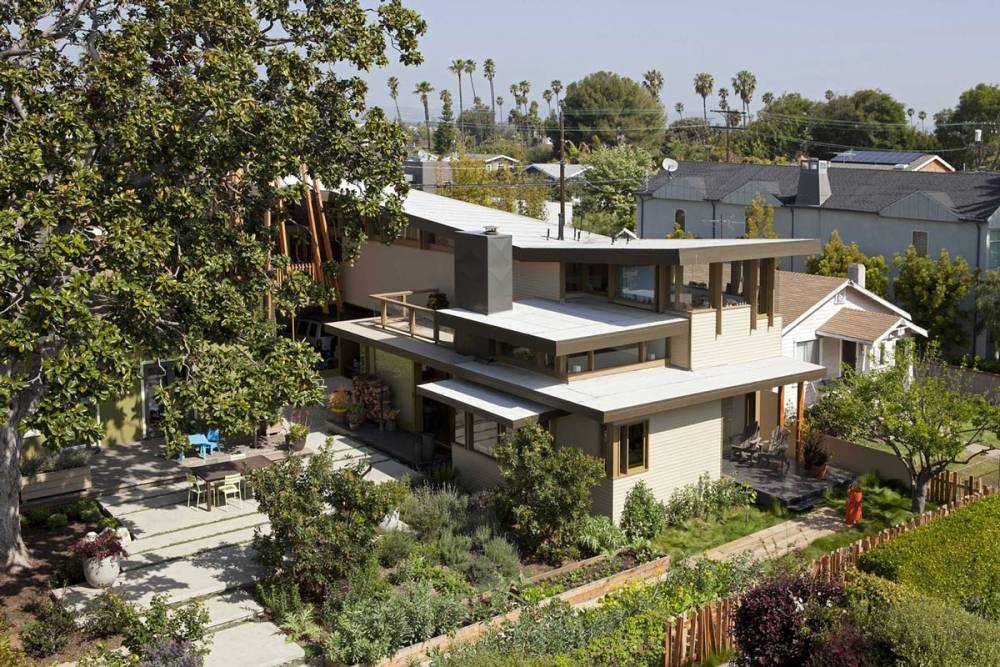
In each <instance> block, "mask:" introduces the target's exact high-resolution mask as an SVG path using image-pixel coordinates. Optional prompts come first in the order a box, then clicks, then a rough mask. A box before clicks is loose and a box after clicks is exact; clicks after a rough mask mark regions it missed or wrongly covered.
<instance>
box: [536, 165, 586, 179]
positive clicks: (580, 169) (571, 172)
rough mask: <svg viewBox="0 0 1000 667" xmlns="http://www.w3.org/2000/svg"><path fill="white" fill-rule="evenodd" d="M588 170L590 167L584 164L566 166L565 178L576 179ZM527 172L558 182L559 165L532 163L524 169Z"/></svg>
mask: <svg viewBox="0 0 1000 667" xmlns="http://www.w3.org/2000/svg"><path fill="white" fill-rule="evenodd" d="M588 169H590V165H586V164H567V165H566V178H576V177H577V176H579V175H580V174H582V173H584V172H585V171H587V170H588ZM524 170H525V171H527V172H532V171H534V172H538V173H540V174H542V175H543V176H545V177H546V178H548V179H550V180H553V181H558V180H559V163H558V162H532V163H531V164H529V165H528V166H527V167H525V168H524Z"/></svg>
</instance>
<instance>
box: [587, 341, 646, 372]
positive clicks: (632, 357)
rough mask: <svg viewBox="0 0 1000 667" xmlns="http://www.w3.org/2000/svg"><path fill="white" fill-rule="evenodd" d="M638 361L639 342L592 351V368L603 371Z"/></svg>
mask: <svg viewBox="0 0 1000 667" xmlns="http://www.w3.org/2000/svg"><path fill="white" fill-rule="evenodd" d="M637 363H639V344H638V343H635V344H632V345H619V346H618V347H605V348H602V349H600V350H595V351H594V370H595V371H603V370H605V369H608V368H618V367H619V366H631V365H632V364H637Z"/></svg>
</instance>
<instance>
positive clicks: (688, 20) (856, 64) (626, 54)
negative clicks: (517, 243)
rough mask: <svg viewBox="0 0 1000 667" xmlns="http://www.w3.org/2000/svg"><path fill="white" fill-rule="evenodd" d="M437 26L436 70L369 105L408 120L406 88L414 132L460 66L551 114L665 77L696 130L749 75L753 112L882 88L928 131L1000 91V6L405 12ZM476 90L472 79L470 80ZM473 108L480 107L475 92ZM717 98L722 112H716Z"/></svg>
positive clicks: (411, 0) (725, 3)
mask: <svg viewBox="0 0 1000 667" xmlns="http://www.w3.org/2000/svg"><path fill="white" fill-rule="evenodd" d="M403 3H404V5H406V6H407V7H410V8H412V9H415V10H417V11H418V12H419V13H420V14H421V15H422V16H423V17H424V19H425V20H426V21H427V24H428V28H427V33H426V35H424V37H423V38H422V39H421V42H420V51H421V52H422V53H423V55H424V63H423V64H422V65H419V66H417V67H405V66H403V65H400V64H399V63H398V62H397V61H393V62H392V63H391V64H390V65H389V66H388V67H386V68H384V69H380V70H376V71H374V72H372V73H370V74H367V75H365V76H366V78H367V80H368V81H369V83H370V90H369V94H368V101H369V103H370V104H375V105H380V106H384V107H385V108H386V109H387V111H388V112H389V113H390V114H391V115H394V114H395V109H394V107H392V100H391V99H390V98H389V94H388V91H387V89H386V85H385V82H386V79H387V78H388V77H389V76H392V75H395V76H396V77H398V78H399V80H400V95H399V106H400V109H401V112H402V115H403V118H404V119H407V120H422V119H423V108H422V107H421V105H420V101H419V98H418V96H417V95H414V94H413V92H412V91H413V88H414V85H415V84H416V83H417V82H418V81H422V80H427V81H429V82H431V84H433V86H434V88H435V93H434V94H433V95H432V107H431V113H432V114H434V115H436V113H437V110H438V109H439V108H440V102H439V99H438V93H437V91H439V90H441V89H442V87H447V88H448V89H449V90H451V91H452V94H453V95H454V99H455V106H456V112H457V106H458V95H457V94H456V91H457V87H458V83H457V80H456V77H455V76H454V75H453V74H451V73H450V72H449V71H448V65H449V64H450V63H451V61H452V60H454V59H455V58H471V59H472V60H475V61H476V63H477V71H476V73H475V74H474V77H475V86H476V92H477V93H478V94H479V96H480V97H482V98H483V100H484V101H488V99H489V86H488V84H487V82H486V80H485V79H484V78H483V76H482V70H481V67H482V62H483V60H485V59H486V58H493V60H494V61H495V62H496V68H497V76H496V81H495V86H496V94H497V95H502V96H503V97H504V99H505V105H504V108H505V109H507V108H509V103H510V98H511V95H510V92H509V91H508V88H509V87H510V84H512V83H515V82H518V81H521V80H522V79H527V80H528V81H531V82H532V89H531V94H530V99H533V100H538V103H539V106H540V108H541V110H542V113H545V111H546V107H545V103H544V102H543V101H542V97H541V94H542V91H543V90H544V89H545V88H547V87H548V84H549V82H550V81H551V80H553V79H560V80H561V81H562V82H563V85H564V86H565V85H568V84H569V83H570V82H572V81H575V80H577V79H579V78H581V77H583V76H585V75H586V74H588V73H590V72H594V71H598V70H602V69H603V70H610V71H613V72H616V73H618V74H622V75H625V76H630V77H632V78H634V79H636V80H640V79H641V77H642V73H643V72H644V71H646V70H648V69H650V68H655V69H658V70H660V71H661V72H662V73H663V76H664V79H665V82H666V83H665V86H664V90H663V94H662V97H663V102H664V105H665V106H666V108H667V111H668V115H669V118H670V120H674V119H675V114H674V111H673V109H674V105H675V103H677V102H682V103H683V104H684V107H685V110H684V114H685V116H687V115H690V114H692V113H695V112H700V109H701V98H699V97H697V96H696V95H695V93H694V89H693V85H692V80H693V78H694V75H695V74H696V73H698V72H710V73H712V74H713V75H714V76H715V82H716V83H715V87H716V88H718V87H719V86H720V85H722V84H723V83H725V84H727V85H728V84H729V80H730V79H731V77H732V76H733V74H735V73H736V72H737V71H739V70H741V69H748V70H750V71H751V72H753V73H754V74H755V75H756V77H757V92H756V94H755V96H754V98H755V99H754V101H753V102H752V103H751V106H752V110H756V109H757V108H759V107H760V104H761V103H760V96H761V95H762V94H763V93H764V92H765V91H771V92H773V93H775V95H779V94H781V93H782V92H790V91H795V92H800V93H802V94H804V95H806V96H807V97H810V98H813V99H822V98H823V93H824V92H825V91H826V90H827V89H831V90H833V91H835V92H837V93H851V92H853V91H855V90H857V89H859V88H881V89H882V90H884V91H886V92H889V93H891V94H892V95H893V96H894V97H896V99H898V100H900V101H902V102H903V103H904V104H906V105H907V106H909V107H913V108H914V109H916V110H917V111H920V110H925V111H927V114H928V118H931V117H933V115H934V113H935V112H937V111H939V110H941V109H943V108H945V107H949V106H954V105H955V104H956V102H957V101H958V96H959V94H960V93H961V92H962V91H963V90H966V89H968V88H970V87H972V86H974V85H975V84H977V83H980V82H987V83H998V82H1000V68H998V59H997V57H996V53H995V50H994V48H995V44H996V26H997V24H998V22H1000V0H995V1H991V0H953V1H952V2H941V1H934V0H909V1H908V2H901V1H899V0H867V1H866V2H859V1H855V0H832V1H831V0H827V1H823V0H799V1H798V2H791V1H787V0H780V1H779V0H755V1H754V2H734V1H732V0H713V1H706V0H696V1H692V0H686V1H685V2H677V1H676V0H660V1H659V2H655V1H652V0H617V1H608V0H603V1H600V2H598V1H597V0H532V1H525V0H503V1H500V0H491V1H490V2H485V1H483V0H462V1H461V2H458V1H456V0H403ZM463 79H464V77H463ZM463 87H464V89H465V99H466V101H467V102H468V101H469V100H471V97H472V96H471V94H470V93H469V84H468V81H463ZM712 101H713V98H709V104H712Z"/></svg>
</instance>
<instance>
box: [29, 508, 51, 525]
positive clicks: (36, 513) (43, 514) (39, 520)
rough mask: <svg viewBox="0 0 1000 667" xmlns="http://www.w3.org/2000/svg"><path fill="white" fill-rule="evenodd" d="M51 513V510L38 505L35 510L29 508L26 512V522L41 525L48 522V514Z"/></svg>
mask: <svg viewBox="0 0 1000 667" xmlns="http://www.w3.org/2000/svg"><path fill="white" fill-rule="evenodd" d="M51 514H52V510H49V509H46V508H44V507H40V508H38V509H36V510H31V512H30V513H29V514H28V523H30V524H31V525H32V526H36V527H39V528H40V527H42V526H44V525H46V524H47V523H48V522H49V516H50V515H51Z"/></svg>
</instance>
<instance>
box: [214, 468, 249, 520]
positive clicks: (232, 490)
mask: <svg viewBox="0 0 1000 667" xmlns="http://www.w3.org/2000/svg"><path fill="white" fill-rule="evenodd" d="M242 481H243V475H226V476H225V477H224V478H223V479H222V481H221V482H219V483H218V484H217V485H216V487H215V493H216V495H217V497H218V498H219V499H220V500H221V499H222V498H225V499H226V511H228V510H229V499H230V498H239V499H240V504H239V506H240V507H242V506H243V491H241V490H240V484H241V483H242ZM219 509H222V506H221V503H219Z"/></svg>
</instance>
